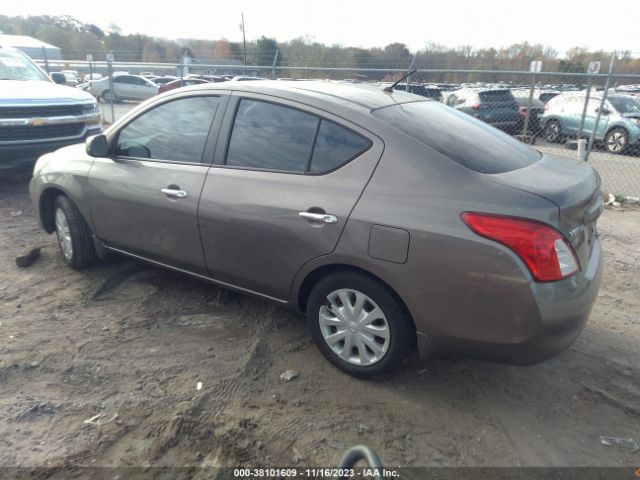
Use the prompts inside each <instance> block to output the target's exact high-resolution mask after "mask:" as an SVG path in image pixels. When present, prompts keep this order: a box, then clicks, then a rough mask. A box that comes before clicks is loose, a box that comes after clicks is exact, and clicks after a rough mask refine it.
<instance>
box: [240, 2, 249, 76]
mask: <svg viewBox="0 0 640 480" xmlns="http://www.w3.org/2000/svg"><path fill="white" fill-rule="evenodd" d="M240 15H241V17H242V23H241V24H240V30H242V46H243V51H244V73H245V75H246V74H247V38H246V37H245V34H244V13H241V14H240Z"/></svg>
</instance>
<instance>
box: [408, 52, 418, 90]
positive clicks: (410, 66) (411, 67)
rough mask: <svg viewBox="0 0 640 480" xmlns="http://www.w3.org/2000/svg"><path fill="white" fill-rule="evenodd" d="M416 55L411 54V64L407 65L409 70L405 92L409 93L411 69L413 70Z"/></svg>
mask: <svg viewBox="0 0 640 480" xmlns="http://www.w3.org/2000/svg"><path fill="white" fill-rule="evenodd" d="M416 56H417V54H414V55H413V58H412V59H411V64H410V65H409V70H407V73H408V75H407V93H411V90H409V89H410V88H411V87H410V85H411V70H413V66H414V65H415V64H416Z"/></svg>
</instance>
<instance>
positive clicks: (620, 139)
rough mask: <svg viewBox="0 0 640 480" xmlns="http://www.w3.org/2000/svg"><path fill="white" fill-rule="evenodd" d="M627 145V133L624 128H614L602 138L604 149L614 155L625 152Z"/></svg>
mask: <svg viewBox="0 0 640 480" xmlns="http://www.w3.org/2000/svg"><path fill="white" fill-rule="evenodd" d="M628 145H629V133H627V131H626V130H625V129H624V128H614V129H613V130H611V131H610V132H609V133H607V136H606V137H605V138H604V148H605V149H606V150H607V152H608V153H613V154H614V155H617V154H620V153H622V152H624V151H625V149H626V148H627V146H628Z"/></svg>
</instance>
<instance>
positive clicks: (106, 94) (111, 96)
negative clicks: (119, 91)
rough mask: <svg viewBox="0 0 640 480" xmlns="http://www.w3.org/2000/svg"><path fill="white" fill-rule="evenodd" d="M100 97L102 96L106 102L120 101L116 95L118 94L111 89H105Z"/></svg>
mask: <svg viewBox="0 0 640 480" xmlns="http://www.w3.org/2000/svg"><path fill="white" fill-rule="evenodd" d="M100 98H102V101H103V102H105V103H116V102H117V101H118V97H116V94H115V93H114V92H112V91H111V90H105V91H103V92H102V94H101V95H100Z"/></svg>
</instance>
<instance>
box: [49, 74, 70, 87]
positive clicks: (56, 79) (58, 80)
mask: <svg viewBox="0 0 640 480" xmlns="http://www.w3.org/2000/svg"><path fill="white" fill-rule="evenodd" d="M51 80H53V81H54V82H55V83H57V84H59V85H64V84H65V83H67V77H65V76H64V74H63V73H60V72H53V73H52V74H51Z"/></svg>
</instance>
